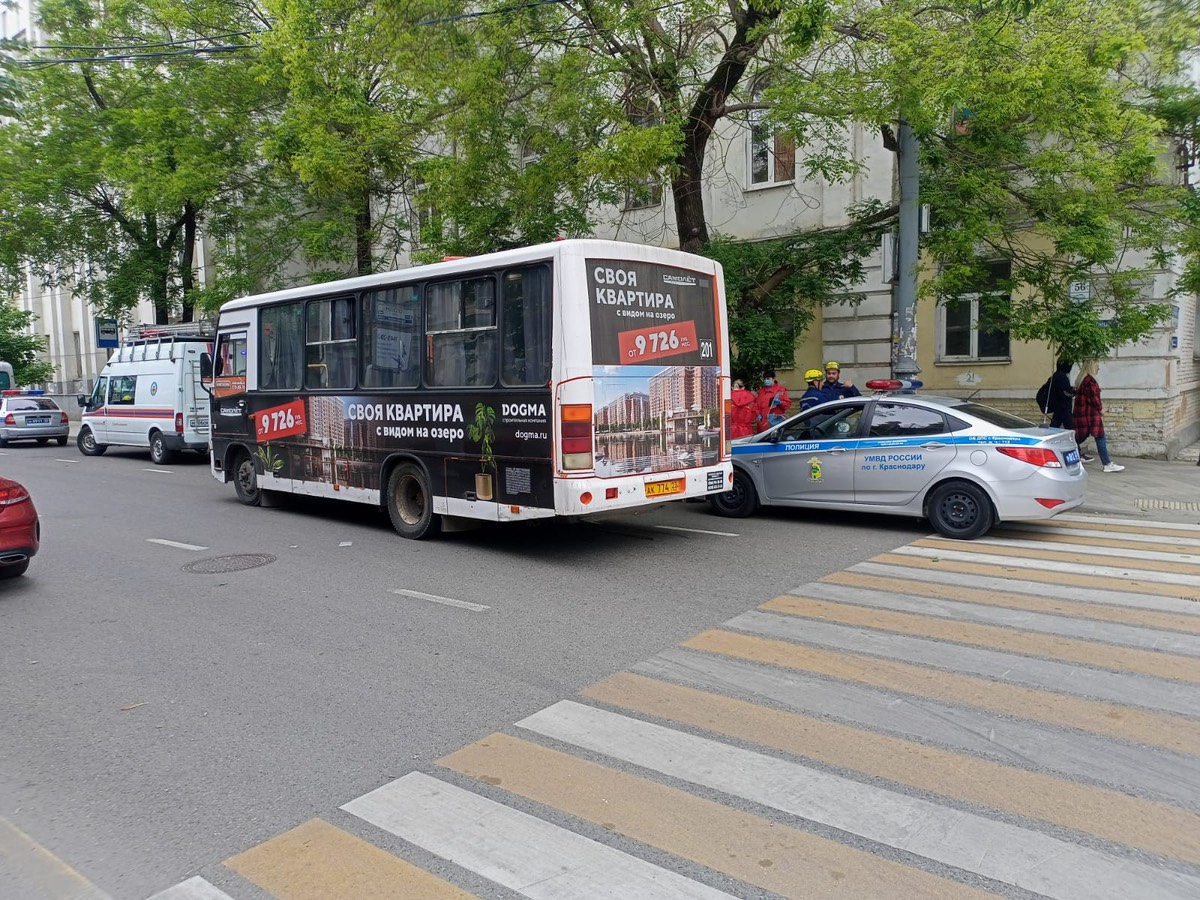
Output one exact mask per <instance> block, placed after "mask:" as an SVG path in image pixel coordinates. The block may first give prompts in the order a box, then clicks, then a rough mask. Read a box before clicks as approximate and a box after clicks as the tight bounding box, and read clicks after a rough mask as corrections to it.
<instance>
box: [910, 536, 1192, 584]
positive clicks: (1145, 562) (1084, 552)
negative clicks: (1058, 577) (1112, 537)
mask: <svg viewBox="0 0 1200 900" xmlns="http://www.w3.org/2000/svg"><path fill="white" fill-rule="evenodd" d="M1023 545H1024V546H1023ZM916 548H921V549H916ZM896 552H897V553H916V554H919V555H921V556H929V555H940V556H949V558H951V559H972V558H973V559H984V560H987V561H989V562H993V563H998V564H999V563H1006V562H1007V561H1008V560H1009V559H1010V558H1012V559H1019V560H1021V561H1022V563H1021V564H1022V565H1027V564H1028V562H1027V561H1028V560H1035V561H1039V562H1040V561H1042V560H1053V561H1056V562H1063V563H1081V564H1082V565H1083V566H1084V568H1083V569H1077V568H1074V567H1067V566H1063V567H1061V568H1062V569H1063V571H1067V572H1073V571H1084V572H1087V571H1092V570H1096V571H1104V570H1107V569H1150V570H1151V571H1154V572H1177V573H1183V574H1187V575H1192V576H1200V556H1197V555H1196V554H1195V553H1192V554H1189V555H1187V556H1180V555H1179V554H1177V553H1157V552H1155V551H1153V550H1151V549H1150V548H1148V547H1138V548H1137V550H1132V548H1127V549H1125V550H1115V549H1112V548H1109V547H1080V548H1078V549H1076V550H1073V551H1072V550H1071V549H1069V548H1064V549H1060V550H1056V549H1054V548H1053V547H1047V546H1046V545H1045V544H1036V543H1034V542H1032V541H1029V542H1026V541H1020V540H1003V539H999V540H991V541H989V540H987V539H986V538H980V539H979V540H978V541H972V542H971V543H970V545H968V546H964V542H963V541H948V540H946V539H944V538H922V539H920V540H916V541H913V542H912V543H911V544H909V545H908V546H907V547H904V548H901V549H899V550H897V551H896ZM1001 557H1004V559H1003V560H1002V559H1001ZM1126 574H1128V573H1126Z"/></svg>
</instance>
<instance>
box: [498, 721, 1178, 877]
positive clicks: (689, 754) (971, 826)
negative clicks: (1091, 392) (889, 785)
mask: <svg viewBox="0 0 1200 900" xmlns="http://www.w3.org/2000/svg"><path fill="white" fill-rule="evenodd" d="M517 726H518V727H520V728H525V729H527V730H529V731H533V732H535V733H537V734H541V735H544V736H545V737H548V738H551V739H553V740H559V741H564V742H566V743H569V744H572V745H574V746H576V747H581V748H584V749H587V750H591V751H593V752H595V753H602V754H604V755H606V756H609V757H611V758H613V759H618V760H622V761H624V762H627V763H631V764H633V765H637V766H642V767H644V768H647V769H650V770H651V771H654V772H659V773H661V774H663V775H667V776H669V777H673V778H679V779H682V780H683V781H686V782H689V783H690V784H695V785H700V786H703V787H706V788H709V789H711V790H717V791H721V792H722V793H725V794H730V795H732V796H734V797H739V798H742V799H744V800H748V801H750V802H751V803H758V804H761V805H763V806H766V807H768V808H771V809H776V810H779V811H780V812H783V813H787V814H788V815H793V816H799V817H801V818H804V819H808V820H809V821H812V822H819V823H821V824H824V825H827V826H830V827H832V828H838V829H841V830H842V831H847V832H849V833H851V834H855V835H859V836H861V837H864V838H866V839H867V840H872V841H877V842H879V843H881V844H885V845H886V846H889V847H894V848H896V849H899V850H903V851H906V852H909V853H914V854H916V855H918V856H923V857H925V858H926V859H931V860H936V861H938V862H941V863H944V864H946V865H950V866H955V867H957V868H960V869H965V870H966V871H968V872H975V873H977V874H979V875H982V876H984V877H985V878H993V879H995V880H997V881H1001V882H1004V883H1006V884H1012V885H1015V886H1017V887H1021V888H1025V889H1026V890H1029V891H1033V892H1035V893H1039V894H1045V895H1047V896H1049V897H1056V898H1066V897H1088V898H1094V900H1103V898H1111V900H1128V898H1129V897H1138V898H1140V900H1149V898H1152V897H1153V898H1156V900H1157V898H1164V900H1165V898H1179V900H1191V898H1195V897H1196V896H1198V895H1200V875H1196V874H1193V873H1191V872H1179V871H1173V870H1169V869H1163V868H1161V867H1160V866H1159V865H1157V864H1154V863H1144V862H1139V861H1137V860H1132V859H1129V858H1128V857H1125V856H1118V855H1115V854H1113V853H1107V852H1103V851H1098V850H1094V849H1092V848H1090V847H1086V846H1081V845H1079V844H1075V843H1073V842H1071V841H1067V840H1063V839H1061V838H1057V837H1053V836H1051V835H1048V834H1043V833H1041V832H1038V831H1032V830H1029V829H1026V828H1021V827H1019V826H1016V825H1011V824H1009V823H1008V822H1003V821H997V820H995V819H990V818H986V817H985V816H982V815H980V814H978V813H972V812H967V811H965V810H960V809H955V808H953V807H948V806H942V805H941V804H938V803H932V802H930V801H928V800H924V799H921V798H919V797H911V796H908V795H905V794H901V793H897V792H896V791H893V790H888V789H886V788H881V787H877V786H875V785H873V784H864V783H862V782H858V781H854V780H852V779H850V778H845V777H842V776H839V775H833V774H830V773H828V772H823V771H819V770H816V769H811V768H809V767H808V766H804V765H800V764H798V763H794V762H791V761H789V760H785V759H778V758H775V757H772V756H767V755H765V754H762V753H756V752H754V751H751V750H744V749H742V748H740V747H734V746H730V745H728V744H723V743H721V742H719V741H714V740H711V739H709V738H702V737H697V736H696V735H692V734H686V733H684V732H681V731H676V730H674V729H671V728H666V727H664V726H662V725H655V724H653V723H650V722H643V721H641V720H639V719H633V718H630V717H628V716H622V715H618V714H616V713H611V712H607V711H605V710H602V709H596V708H594V707H590V706H584V705H583V704H581V703H575V702H573V701H571V700H562V701H559V702H558V703H555V704H554V705H553V706H551V707H549V708H547V709H544V710H542V711H541V712H537V713H534V714H533V715H532V716H529V717H528V718H525V719H522V720H521V721H520V722H518V723H517ZM981 850H982V851H985V852H983V853H982V855H981ZM626 896H632V895H626Z"/></svg>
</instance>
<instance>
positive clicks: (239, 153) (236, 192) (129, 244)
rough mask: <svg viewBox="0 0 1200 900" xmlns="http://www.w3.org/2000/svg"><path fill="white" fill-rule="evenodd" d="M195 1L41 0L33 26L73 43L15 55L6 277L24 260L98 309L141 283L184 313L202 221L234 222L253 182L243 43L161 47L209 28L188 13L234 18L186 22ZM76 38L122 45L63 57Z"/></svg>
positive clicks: (143, 293) (4, 199) (4, 219)
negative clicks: (215, 51) (209, 52)
mask: <svg viewBox="0 0 1200 900" xmlns="http://www.w3.org/2000/svg"><path fill="white" fill-rule="evenodd" d="M200 9H201V4H196V5H194V6H190V7H182V6H181V5H179V4H177V3H175V2H173V0H150V2H139V3H134V2H117V3H111V2H103V3H102V2H100V0H46V2H42V3H39V5H38V10H39V15H40V16H41V19H42V23H41V24H42V26H43V28H44V29H45V30H46V31H47V32H48V33H51V34H53V35H55V39H56V41H58V42H60V44H61V45H62V46H63V47H64V48H67V49H65V50H64V51H61V52H60V51H54V50H49V51H37V52H36V53H31V54H30V57H29V60H28V63H27V64H23V65H21V66H20V67H10V69H9V73H10V75H11V76H12V77H13V78H15V79H16V81H17V82H18V85H19V87H20V91H21V100H20V104H19V109H18V116H17V117H15V118H14V119H12V120H9V121H6V122H5V123H3V125H2V126H0V267H2V269H3V275H4V277H5V279H6V285H7V286H8V287H9V288H13V287H14V286H16V285H18V283H19V280H20V278H21V277H22V276H23V274H24V272H23V268H24V267H29V268H30V269H32V271H33V272H34V273H35V274H36V275H37V276H39V277H40V278H41V280H42V281H43V282H45V283H46V284H63V285H69V286H70V287H72V288H73V289H74V290H76V291H78V292H80V293H82V294H83V295H84V296H85V297H86V298H87V300H88V301H89V302H91V303H92V304H93V306H94V307H95V308H96V310H97V312H99V313H102V314H108V315H117V316H119V315H120V314H121V313H122V312H123V311H125V310H128V309H130V308H131V307H133V306H134V305H135V304H136V303H137V302H138V301H139V300H141V299H144V298H148V299H150V300H151V301H152V303H153V305H154V307H155V310H156V314H157V316H158V318H159V321H166V316H167V315H168V314H170V313H171V312H172V311H175V310H179V309H182V310H183V312H184V316H185V318H186V317H187V316H188V315H189V313H190V308H191V306H192V303H193V301H194V300H195V299H196V298H195V297H193V296H192V295H191V291H192V290H193V288H194V271H195V268H194V267H195V258H196V257H195V250H196V239H197V234H198V232H199V229H200V227H201V226H202V225H203V226H205V227H206V228H207V229H208V231H209V233H210V234H212V235H213V236H214V237H215V238H216V239H218V240H221V239H227V238H228V237H229V236H230V235H231V234H233V233H235V232H237V231H239V230H240V229H241V226H242V224H243V223H244V222H245V221H247V217H246V216H244V215H243V210H245V209H247V208H254V202H255V201H256V200H257V199H258V197H259V196H260V195H259V188H260V186H261V185H262V180H261V177H260V176H261V174H262V173H261V171H260V169H261V167H259V166H257V165H256V158H257V153H256V151H257V146H258V142H257V140H256V139H255V137H254V128H255V121H256V112H257V107H256V104H257V102H258V101H259V99H260V96H261V89H260V86H259V85H258V84H257V82H255V81H253V80H252V78H251V77H250V70H249V67H248V65H247V64H246V61H245V59H244V57H241V56H238V54H237V53H228V54H225V55H221V56H217V55H214V56H212V57H208V56H204V55H202V54H200V53H197V52H189V51H188V50H187V49H184V50H177V51H174V52H171V53H166V52H162V51H156V48H162V47H164V46H173V47H185V48H186V47H188V46H189V44H187V43H186V39H187V38H188V37H192V36H195V37H194V41H195V44H194V45H192V50H195V49H196V48H201V49H203V48H207V47H208V46H210V45H211V44H212V43H213V42H212V41H210V40H208V39H206V38H201V37H199V36H196V32H195V31H194V30H193V29H194V28H204V29H205V30H207V29H208V28H213V29H214V30H217V31H219V30H220V27H221V26H222V25H224V26H225V27H226V28H228V29H229V30H231V31H232V30H233V29H234V27H235V26H234V24H233V23H231V20H230V18H229V17H228V16H226V17H224V18H221V19H219V20H216V21H213V20H209V19H205V20H204V21H191V20H190V16H191V15H192V14H193V12H196V11H198V10H200ZM228 9H229V10H231V12H230V15H232V14H233V13H232V11H236V7H229V8H228ZM233 40H235V41H236V40H241V41H243V43H244V41H245V39H244V38H233ZM70 47H76V48H78V47H82V48H89V47H91V48H108V47H118V48H125V49H127V50H128V51H129V52H128V53H122V54H120V58H113V57H114V54H110V53H106V52H105V51H104V50H103V49H99V50H96V51H92V52H93V53H94V54H95V55H93V56H89V55H88V53H87V52H86V51H85V52H76V53H74V54H71V55H70V57H69V59H68V58H67V56H66V54H67V52H68V50H69V48H70ZM140 47H144V48H145V49H146V52H144V53H139V52H138V48H140ZM235 49H236V47H235ZM165 56H169V57H170V59H169V62H167V61H165V60H164V57H165ZM129 57H132V58H129ZM72 60H73V61H72ZM247 271H249V270H248V269H245V268H243V269H242V272H243V273H245V272H247Z"/></svg>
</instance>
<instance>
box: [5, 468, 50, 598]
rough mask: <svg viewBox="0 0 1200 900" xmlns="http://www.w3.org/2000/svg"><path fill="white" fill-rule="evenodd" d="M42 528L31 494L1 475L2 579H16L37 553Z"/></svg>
mask: <svg viewBox="0 0 1200 900" xmlns="http://www.w3.org/2000/svg"><path fill="white" fill-rule="evenodd" d="M41 534H42V526H41V523H40V522H39V521H38V514H37V510H36V509H34V508H33V498H32V497H30V496H29V491H27V490H25V488H24V487H23V486H22V485H20V484H18V483H17V482H15V481H13V480H12V479H11V478H5V477H4V476H3V475H0V578H16V577H17V576H18V575H23V574H24V573H25V570H26V569H28V568H29V560H30V559H31V558H32V557H33V555H34V554H35V553H37V552H38V545H39V543H40V539H41Z"/></svg>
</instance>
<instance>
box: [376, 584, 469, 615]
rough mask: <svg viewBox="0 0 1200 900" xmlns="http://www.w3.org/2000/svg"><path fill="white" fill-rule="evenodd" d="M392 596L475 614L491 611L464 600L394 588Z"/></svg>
mask: <svg viewBox="0 0 1200 900" xmlns="http://www.w3.org/2000/svg"><path fill="white" fill-rule="evenodd" d="M392 593H393V594H402V595H403V596H405V597H412V598H413V599H415V600H428V601H429V602H430V603H441V604H442V605H443V606H456V607H458V608H459V609H470V610H474V611H475V612H482V611H483V610H485V609H491V607H490V606H484V605H483V604H482V603H468V602H467V601H466V600H453V599H451V598H450V597H439V596H437V595H436V594H423V593H421V592H420V591H406V590H402V589H400V588H396V589H394V590H393V591H392Z"/></svg>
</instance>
